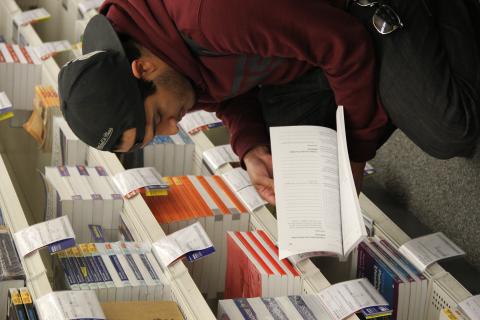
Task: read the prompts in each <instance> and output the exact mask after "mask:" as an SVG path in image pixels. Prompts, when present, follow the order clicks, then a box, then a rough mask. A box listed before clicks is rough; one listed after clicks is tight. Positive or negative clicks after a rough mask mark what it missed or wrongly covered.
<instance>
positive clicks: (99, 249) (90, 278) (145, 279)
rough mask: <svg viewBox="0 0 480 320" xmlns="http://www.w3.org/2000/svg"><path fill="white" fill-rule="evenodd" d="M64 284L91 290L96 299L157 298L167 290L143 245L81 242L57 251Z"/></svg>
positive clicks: (165, 296)
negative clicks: (95, 294) (94, 292)
mask: <svg viewBox="0 0 480 320" xmlns="http://www.w3.org/2000/svg"><path fill="white" fill-rule="evenodd" d="M57 256H58V261H57V262H58V263H57V266H60V267H61V268H62V270H63V274H64V281H65V284H66V286H67V287H68V288H69V289H71V290H94V291H96V293H97V296H98V299H99V300H100V301H139V300H140V301H141V300H145V301H158V300H168V299H170V298H171V289H170V286H169V285H168V283H167V281H166V278H165V276H164V274H163V272H162V270H161V268H160V266H159V265H158V263H157V260H156V259H155V257H154V256H153V254H152V252H151V247H150V246H149V245H147V244H140V243H135V242H112V243H111V242H104V243H84V244H80V245H78V246H77V247H74V248H71V249H68V250H64V251H62V252H60V253H58V254H57Z"/></svg>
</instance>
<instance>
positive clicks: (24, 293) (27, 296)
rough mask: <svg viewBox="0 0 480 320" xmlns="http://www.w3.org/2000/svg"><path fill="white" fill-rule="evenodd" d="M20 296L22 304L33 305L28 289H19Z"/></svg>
mask: <svg viewBox="0 0 480 320" xmlns="http://www.w3.org/2000/svg"><path fill="white" fill-rule="evenodd" d="M20 296H21V297H22V301H23V304H26V303H33V302H32V297H31V296H30V292H28V289H20Z"/></svg>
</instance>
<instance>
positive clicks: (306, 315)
mask: <svg viewBox="0 0 480 320" xmlns="http://www.w3.org/2000/svg"><path fill="white" fill-rule="evenodd" d="M391 312H392V310H391V308H390V307H389V306H375V307H369V308H365V309H362V310H360V311H358V312H357V313H356V314H357V316H358V318H359V319H377V320H381V319H386V320H388V319H390V317H389V315H391ZM217 319H219V320H224V319H228V320H249V319H282V320H283V319H298V320H300V319H305V320H327V319H333V318H332V317H331V316H330V315H329V314H328V311H327V309H326V307H325V305H324V303H323V302H322V301H321V298H320V297H319V296H318V295H315V294H308V295H302V296H299V295H291V296H284V297H271V298H264V297H256V298H248V299H246V298H238V299H231V300H220V301H219V302H218V314H217Z"/></svg>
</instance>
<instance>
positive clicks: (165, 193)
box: [145, 189, 168, 197]
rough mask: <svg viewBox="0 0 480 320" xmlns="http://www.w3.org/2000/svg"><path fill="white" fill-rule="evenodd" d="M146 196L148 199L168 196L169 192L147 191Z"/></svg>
mask: <svg viewBox="0 0 480 320" xmlns="http://www.w3.org/2000/svg"><path fill="white" fill-rule="evenodd" d="M145 194H146V195H147V197H154V196H167V195H168V190H166V189H156V190H146V191H145Z"/></svg>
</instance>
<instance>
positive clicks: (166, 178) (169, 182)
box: [162, 177, 173, 186]
mask: <svg viewBox="0 0 480 320" xmlns="http://www.w3.org/2000/svg"><path fill="white" fill-rule="evenodd" d="M162 180H163V181H165V183H166V184H168V185H169V186H171V185H172V184H173V181H172V178H170V177H162Z"/></svg>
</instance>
